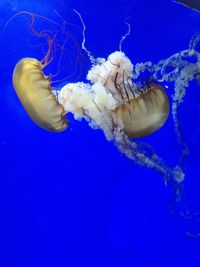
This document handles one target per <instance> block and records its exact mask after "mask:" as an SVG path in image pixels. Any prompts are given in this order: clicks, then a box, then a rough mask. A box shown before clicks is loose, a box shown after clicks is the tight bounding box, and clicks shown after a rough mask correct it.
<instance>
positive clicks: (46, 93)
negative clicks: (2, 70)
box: [13, 58, 68, 132]
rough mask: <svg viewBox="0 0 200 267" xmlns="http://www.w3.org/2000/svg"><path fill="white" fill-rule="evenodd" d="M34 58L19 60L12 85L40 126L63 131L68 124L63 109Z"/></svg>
mask: <svg viewBox="0 0 200 267" xmlns="http://www.w3.org/2000/svg"><path fill="white" fill-rule="evenodd" d="M42 69H43V67H42V64H41V62H40V61H38V60H37V59H34V58H23V59H22V60H20V61H19V62H18V63H17V65H16V67H15V69H14V72H13V85H14V88H15V91H16V93H17V95H18V97H19V99H20V101H21V102H22V104H23V106H24V108H25V110H26V111H27V113H28V114H29V116H30V117H31V119H32V120H33V121H34V122H35V123H36V124H37V125H39V126H40V127H42V128H44V129H45V130H48V131H52V132H61V131H64V130H65V129H66V128H67V126H68V124H67V120H66V118H65V111H64V108H63V106H62V105H60V104H59V103H58V101H57V99H56V97H55V95H53V94H52V92H51V85H50V82H49V80H48V79H47V78H46V76H45V75H44V73H43V71H42Z"/></svg>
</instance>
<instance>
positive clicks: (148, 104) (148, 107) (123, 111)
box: [116, 84, 170, 138]
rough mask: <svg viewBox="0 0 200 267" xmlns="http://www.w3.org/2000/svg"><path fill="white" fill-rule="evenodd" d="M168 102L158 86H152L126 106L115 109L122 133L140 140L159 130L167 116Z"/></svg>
mask: <svg viewBox="0 0 200 267" xmlns="http://www.w3.org/2000/svg"><path fill="white" fill-rule="evenodd" d="M169 106H170V105H169V100H168V97H167V95H166V93H165V91H164V90H163V88H162V87H161V86H160V85H157V84H153V85H151V87H150V89H148V90H147V91H146V92H145V93H143V94H142V95H139V96H138V97H137V98H135V99H132V100H131V101H130V102H129V103H128V104H127V105H121V106H119V107H117V109H116V113H117V116H118V117H119V118H120V119H121V120H122V122H123V125H124V132H125V133H126V134H127V135H128V137H129V138H140V137H144V136H147V135H150V134H152V133H153V132H155V131H157V130H158V129H160V128H161V127H162V126H163V125H164V123H165V122H166V120H167V118H168V116H169V110H170V108H169Z"/></svg>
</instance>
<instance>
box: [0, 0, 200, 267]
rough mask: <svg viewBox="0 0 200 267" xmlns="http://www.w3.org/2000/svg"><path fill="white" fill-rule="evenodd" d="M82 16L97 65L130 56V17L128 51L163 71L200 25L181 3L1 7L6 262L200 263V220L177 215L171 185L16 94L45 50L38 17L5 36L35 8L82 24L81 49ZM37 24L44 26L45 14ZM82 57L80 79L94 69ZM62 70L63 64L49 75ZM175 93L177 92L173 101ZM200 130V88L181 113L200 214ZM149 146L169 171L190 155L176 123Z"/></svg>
mask: <svg viewBox="0 0 200 267" xmlns="http://www.w3.org/2000/svg"><path fill="white" fill-rule="evenodd" d="M73 9H76V10H78V11H79V12H80V13H81V14H82V17H83V19H84V22H85V24H86V26H87V30H86V45H87V48H88V49H89V50H90V51H92V53H93V55H94V56H95V57H99V56H100V57H107V56H108V55H109V54H110V53H111V52H113V51H115V50H117V49H118V44H119V40H120V38H121V36H122V35H124V33H125V32H126V26H125V24H124V19H125V18H126V17H130V20H129V21H130V24H131V36H129V37H128V38H127V40H126V41H125V42H124V43H123V51H124V52H125V53H126V54H127V56H128V57H129V58H130V59H131V61H132V62H133V64H135V63H137V62H142V61H144V62H145V61H149V60H151V61H152V62H154V63H156V62H158V61H159V60H160V59H162V58H167V57H169V56H170V55H172V54H173V53H175V52H177V51H180V50H183V49H186V48H187V47H188V43H189V40H190V38H191V37H192V35H193V34H195V33H196V32H198V31H199V28H200V14H199V13H198V12H194V11H192V10H190V9H188V8H186V7H184V6H181V5H178V4H176V3H174V2H172V1H171V0H152V1H149V0H132V1H131V0H121V1H109V0H107V1H105V0H102V1H95V0H94V1H91V0H87V1H83V0H77V1H75V0H74V1H73V0H72V1H64V0H63V1H62V0H57V1H55V0H51V1H50V0H49V1H47V0H43V1H38V0H35V1H32V0H30V1H19V0H16V1H14V0H12V1H11V0H10V1H8V0H4V1H0V27H1V28H0V31H1V37H0V38H1V39H0V73H1V76H0V77H1V86H0V127H1V129H0V246H1V247H0V266H1V267H8V266H9V267H15V266H19V267H32V266H38V267H40V266H43V267H44V266H59V267H62V266H69V267H74V266H79V267H82V266H87V267H90V266H93V267H97V266H105V267H107V266H109V267H115V266H116V267H117V266H120V267H122V266H124V267H129V266H135V267H151V266H153V267H160V266H162V267H163V266H171V267H175V266H192V267H198V266H200V239H199V238H189V237H188V236H187V234H186V233H187V231H191V232H195V233H198V232H200V224H198V223H195V222H194V220H187V219H183V218H182V217H181V216H180V214H179V212H176V211H175V212H171V211H170V200H171V193H170V188H168V187H166V186H165V185H164V182H163V177H161V176H160V175H159V174H158V173H156V172H154V171H153V170H150V169H146V168H145V167H140V166H137V165H135V163H134V162H133V161H130V160H129V159H127V158H126V157H125V156H123V155H121V154H120V153H119V152H118V150H117V149H116V147H115V146H114V145H113V143H110V142H107V141H106V140H105V137H104V135H103V133H102V132H101V131H100V130H98V131H94V130H92V129H91V128H89V127H88V125H87V123H85V122H84V121H83V122H81V123H80V122H76V121H74V119H73V117H72V116H69V119H70V126H69V129H68V130H67V131H65V132H63V133H59V134H55V133H49V132H46V131H44V130H42V129H40V128H39V127H38V126H36V125H35V124H34V123H33V122H32V121H31V120H30V118H29V117H28V115H27V114H26V112H25V111H24V109H23V107H22V105H21V103H20V102H19V100H18V98H17V96H16V94H15V92H14V90H13V86H12V71H13V69H14V66H15V64H16V62H17V61H18V60H19V59H21V58H22V57H25V56H32V57H35V58H38V59H40V58H41V53H42V52H41V47H38V46H34V45H33V44H35V40H34V38H32V37H31V34H30V32H29V28H28V21H30V18H29V16H25V15H21V16H17V17H15V18H14V19H13V20H12V21H11V22H10V23H8V25H7V26H6V28H4V26H5V25H6V23H7V22H8V20H9V19H10V18H11V17H12V16H13V15H15V14H16V13H17V12H20V11H22V10H25V11H28V12H33V13H36V14H38V15H42V16H45V17H47V18H49V19H52V20H54V21H56V22H58V23H60V24H62V23H63V21H62V20H61V19H60V17H59V16H58V15H57V14H60V15H61V16H62V18H64V20H65V21H66V22H67V23H72V24H74V25H75V26H70V25H69V31H71V32H72V33H73V34H74V35H75V36H76V38H77V41H78V42H79V44H81V42H82V35H81V30H82V28H81V24H80V21H79V19H78V17H77V15H76V14H75V13H74V12H73ZM36 23H39V24H40V25H39V26H41V24H43V23H42V22H41V21H39V22H37V18H36ZM46 25H47V24H46V22H44V27H47V26H46ZM66 27H68V25H67V24H66ZM58 41H59V40H58ZM39 42H41V41H39ZM68 51H69V52H68ZM68 51H67V52H68V53H69V54H68V59H67V60H66V61H64V58H63V61H62V66H63V68H65V65H66V70H67V66H70V67H71V66H73V65H74V55H73V52H71V51H70V48H69V50H68ZM82 53H83V59H82V61H81V62H80V66H79V67H80V71H81V74H82V76H81V77H80V78H79V80H84V77H85V74H86V73H87V70H88V69H89V68H90V62H89V60H88V58H87V56H86V54H85V53H84V51H83V52H82ZM56 68H57V65H54V64H51V65H50V66H49V67H48V68H47V71H49V72H54V70H55V69H56ZM67 71H68V70H67ZM62 75H63V76H62ZM62 77H64V74H63V73H62V74H61V78H62ZM68 81H73V79H72V78H71V80H70V79H69V80H68ZM68 81H67V82H68ZM172 93H173V84H169V89H168V91H167V94H168V95H169V98H170V97H171V94H172ZM199 125H200V92H199V85H198V84H196V83H191V85H190V87H189V88H188V90H187V95H186V97H185V100H184V103H183V105H182V106H181V127H182V129H183V135H184V138H185V140H186V142H187V144H188V147H189V150H190V153H189V156H188V158H187V162H186V163H187V164H186V180H185V197H186V199H185V205H186V206H187V207H188V209H189V210H190V211H191V212H196V211H200V182H199V174H200V157H199V150H200V141H199V140H200V129H199ZM142 141H145V142H148V143H150V144H152V146H153V147H154V149H155V151H156V152H157V153H158V154H159V155H160V156H161V157H162V158H163V159H165V160H166V161H167V162H168V163H169V164H171V165H173V166H175V165H176V164H177V161H178V157H179V154H180V148H179V146H178V143H177V140H176V135H175V132H174V127H173V121H172V118H171V116H170V118H169V119H168V121H167V123H166V124H165V126H164V127H163V128H162V129H160V130H159V131H158V132H156V133H154V134H152V135H151V136H149V137H146V138H144V139H143V140H142Z"/></svg>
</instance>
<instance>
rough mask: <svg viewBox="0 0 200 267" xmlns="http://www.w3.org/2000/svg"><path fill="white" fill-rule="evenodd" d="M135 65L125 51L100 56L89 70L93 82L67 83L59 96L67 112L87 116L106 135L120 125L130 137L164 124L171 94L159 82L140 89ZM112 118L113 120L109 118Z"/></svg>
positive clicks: (109, 137) (148, 131)
mask: <svg viewBox="0 0 200 267" xmlns="http://www.w3.org/2000/svg"><path fill="white" fill-rule="evenodd" d="M132 71H133V65H132V63H131V61H130V60H129V59H128V57H126V55H125V54H124V53H122V52H119V51H116V52H114V53H112V54H111V55H110V56H109V57H108V59H107V60H105V59H98V62H97V63H96V64H95V65H93V67H92V69H91V70H90V71H89V72H88V75H87V79H88V80H89V81H90V84H85V83H74V84H68V85H66V86H64V87H63V88H62V89H61V93H60V97H59V100H60V102H61V103H62V105H63V106H64V108H65V111H66V112H72V113H73V114H74V115H75V117H78V118H80V117H87V119H89V120H91V121H92V124H91V125H92V126H94V124H96V126H97V127H99V128H101V129H102V130H103V131H104V133H105V135H106V136H107V138H108V139H109V140H110V139H112V138H113V137H112V135H113V132H114V131H115V129H116V128H120V129H121V130H123V131H124V133H125V134H126V135H127V136H128V137H129V138H140V137H143V136H147V135H149V134H151V133H153V132H155V131H156V130H158V129H159V128H161V127H162V126H163V124H164V123H165V121H166V120H167V118H168V115H169V101H168V97H167V95H166V93H165V91H164V90H163V88H162V87H161V86H160V85H157V84H151V85H149V86H148V87H145V88H144V87H143V88H140V89H138V87H137V85H136V84H134V83H133V82H132V80H131V77H132V75H133V74H132ZM108 120H110V122H108Z"/></svg>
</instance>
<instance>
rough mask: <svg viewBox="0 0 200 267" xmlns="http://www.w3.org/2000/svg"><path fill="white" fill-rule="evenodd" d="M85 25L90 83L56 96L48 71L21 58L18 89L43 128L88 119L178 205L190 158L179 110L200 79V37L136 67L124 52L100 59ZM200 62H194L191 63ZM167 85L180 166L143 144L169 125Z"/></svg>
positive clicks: (77, 84)
mask: <svg viewBox="0 0 200 267" xmlns="http://www.w3.org/2000/svg"><path fill="white" fill-rule="evenodd" d="M75 12H76V14H77V15H78V16H79V18H80V21H81V23H82V26H83V31H82V35H83V41H82V49H83V50H84V51H85V52H86V54H87V56H88V57H89V59H90V62H91V69H90V70H89V71H88V74H87V76H86V79H87V81H88V82H86V83H85V82H82V81H79V82H75V83H67V84H66V85H64V86H63V87H62V88H61V89H60V90H59V89H57V90H56V93H57V97H55V95H54V93H53V90H52V88H51V82H50V80H48V76H46V75H45V74H44V73H43V69H44V67H43V66H42V65H41V62H39V61H38V60H36V59H26V58H25V59H22V60H21V61H19V63H17V65H16V68H15V70H14V74H13V85H14V88H15V90H16V92H17V94H18V96H19V98H20V100H21V102H22V104H23V105H24V107H25V109H26V110H27V112H28V114H29V115H30V117H31V118H32V119H33V120H34V121H35V122H36V123H37V124H38V125H39V126H41V127H42V128H44V129H46V130H50V131H52V130H53V131H62V130H64V129H66V128H67V125H68V123H67V121H66V119H65V115H67V114H68V113H72V114H73V115H74V118H75V119H76V120H79V121H81V120H82V119H85V120H86V121H87V122H88V125H89V126H90V127H91V128H92V129H101V130H102V131H103V132H104V134H105V137H106V139H107V140H108V141H112V142H113V143H114V144H115V146H116V147H117V148H118V150H119V151H120V152H121V153H123V154H124V155H125V156H126V157H127V158H129V159H131V160H133V161H134V162H135V163H137V164H139V165H142V166H146V167H148V168H151V169H154V170H155V171H157V172H158V173H160V174H161V175H162V176H163V178H164V181H165V184H166V185H170V186H172V187H173V189H174V192H175V196H176V200H177V201H179V202H181V201H182V199H183V188H184V186H183V185H184V179H185V173H184V170H183V169H184V168H183V166H184V161H185V158H186V156H187V154H188V148H187V145H186V143H185V141H184V139H183V136H182V131H181V124H180V120H179V107H180V105H181V104H182V103H183V101H184V97H185V94H186V88H187V87H188V86H189V83H190V81H192V80H195V79H196V80H200V53H199V52H198V51H197V45H198V43H199V42H200V34H196V35H195V36H194V37H193V38H192V39H191V41H190V43H189V47H188V49H186V50H183V51H180V52H177V53H175V54H174V55H172V56H170V57H169V58H166V59H162V60H160V61H159V62H158V63H157V64H153V63H152V62H150V61H148V62H142V63H136V64H133V63H132V62H131V60H130V59H129V58H128V57H127V56H126V54H125V53H124V52H122V44H123V41H124V40H125V39H126V38H127V36H128V35H129V34H130V24H129V23H128V22H127V21H125V23H126V24H127V26H128V31H127V33H126V34H125V35H124V36H122V38H121V40H120V42H119V50H118V51H115V52H113V53H111V54H110V55H109V56H108V57H107V58H95V57H94V56H93V55H92V53H91V52H90V51H89V50H88V49H87V47H86V46H85V30H86V26H85V24H84V22H83V19H82V17H81V15H80V14H79V13H78V12H77V11H75ZM191 58H194V59H195V60H193V61H191V60H190V59H191ZM145 71H148V72H149V76H150V77H149V78H148V79H147V80H146V81H145V83H143V82H141V80H140V77H141V75H142V73H144V72H145ZM163 82H168V83H173V86H174V93H173V96H172V104H171V113H172V117H173V121H174V128H175V132H176V135H177V139H178V142H179V143H180V146H181V151H182V152H181V155H180V158H179V160H178V162H177V165H175V166H171V165H169V164H168V163H167V162H165V161H164V159H162V158H161V157H160V156H159V155H158V154H157V153H156V152H155V151H154V149H153V147H152V146H150V145H149V144H146V143H143V142H139V141H138V140H139V139H140V138H141V137H144V136H147V135H150V134H152V133H153V132H155V131H157V130H159V129H160V128H161V127H162V126H163V125H164V124H165V122H166V121H167V118H168V116H169V113H170V104H169V100H168V96H167V94H166V92H165V89H166V88H165V87H164V86H161V84H162V83H163Z"/></svg>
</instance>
